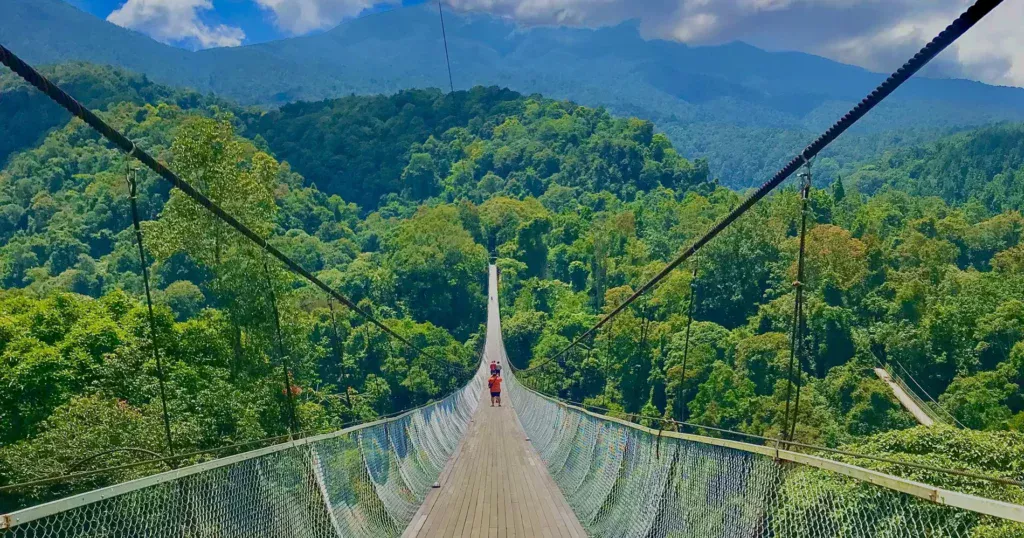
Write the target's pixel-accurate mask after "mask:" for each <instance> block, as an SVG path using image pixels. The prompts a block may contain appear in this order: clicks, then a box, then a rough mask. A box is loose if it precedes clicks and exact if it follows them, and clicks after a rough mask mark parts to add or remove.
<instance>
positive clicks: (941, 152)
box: [850, 124, 1024, 212]
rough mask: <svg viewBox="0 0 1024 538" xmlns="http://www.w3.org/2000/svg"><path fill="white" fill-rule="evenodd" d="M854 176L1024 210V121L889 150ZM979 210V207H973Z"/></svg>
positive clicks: (866, 183)
mask: <svg viewBox="0 0 1024 538" xmlns="http://www.w3.org/2000/svg"><path fill="white" fill-rule="evenodd" d="M850 179H851V180H852V181H853V182H854V183H855V184H856V185H857V187H858V188H859V189H860V190H861V191H863V192H868V193H872V192H875V191H877V190H879V189H881V188H883V187H886V186H889V187H894V188H896V189H899V190H902V191H905V192H909V193H912V194H916V195H919V196H938V197H940V198H942V199H943V200H945V201H946V202H948V203H950V204H965V203H966V204H970V205H980V206H982V207H983V208H984V209H985V210H988V211H994V212H999V211H1003V210H1007V209H1015V210H1017V211H1021V210H1024V125H1020V124H1005V125H995V126H991V127H987V128H984V129H979V130H977V131H971V132H969V133H965V134H961V135H959V136H951V137H948V138H944V139H942V140H939V141H937V142H935V143H934V144H930V145H926V146H923V147H913V148H908V149H902V150H896V151H892V152H889V153H887V154H886V155H885V156H884V157H882V158H881V159H879V160H878V161H877V162H875V163H873V164H870V165H866V166H862V167H859V168H858V169H857V170H856V173H855V174H853V175H852V176H850ZM973 210H974V211H978V209H976V208H975V209H973Z"/></svg>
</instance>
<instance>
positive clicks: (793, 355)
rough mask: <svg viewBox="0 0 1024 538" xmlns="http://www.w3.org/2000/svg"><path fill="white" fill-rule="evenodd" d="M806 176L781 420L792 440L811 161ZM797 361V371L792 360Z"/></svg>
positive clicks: (799, 366) (801, 344)
mask: <svg viewBox="0 0 1024 538" xmlns="http://www.w3.org/2000/svg"><path fill="white" fill-rule="evenodd" d="M804 167H805V171H804V172H803V173H802V174H801V175H802V176H803V179H804V183H803V185H802V186H801V187H800V249H799V251H798V252H797V257H796V280H794V281H793V290H794V297H793V331H792V335H791V337H790V341H789V343H790V346H789V366H788V367H787V383H786V412H785V415H784V416H783V420H782V437H783V438H784V439H786V440H789V441H792V440H793V435H794V434H795V433H796V423H797V416H798V413H799V410H800V384H801V375H802V374H803V357H804V326H805V323H804V320H805V318H804V253H805V250H806V244H807V213H808V208H807V201H808V198H809V197H810V194H811V161H807V162H806V163H804ZM794 362H795V363H796V373H795V374H794V372H793V370H794V368H793V366H794V365H793V363H794ZM794 375H795V376H796V403H795V405H794V407H793V419H792V423H790V418H789V403H790V398H791V396H792V394H791V392H792V388H793V377H794Z"/></svg>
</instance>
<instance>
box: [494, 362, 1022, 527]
mask: <svg viewBox="0 0 1024 538" xmlns="http://www.w3.org/2000/svg"><path fill="white" fill-rule="evenodd" d="M506 377H507V379H506V385H507V387H508V389H507V390H508V394H509V398H510V401H511V402H512V405H513V408H514V409H515V411H516V414H517V415H518V417H519V420H520V423H521V424H522V426H523V429H524V430H525V431H526V434H527V436H528V437H529V438H530V441H531V442H532V443H533V446H534V448H535V449H536V450H537V452H538V453H539V455H540V457H541V459H542V460H543V461H544V464H545V465H546V466H547V469H548V471H549V472H550V473H551V477H552V478H553V479H554V481H555V483H557V484H558V486H559V488H560V489H561V490H562V493H563V494H564V495H565V498H566V501H567V502H568V503H569V505H570V506H571V507H572V508H573V510H574V512H575V513H576V516H577V518H578V519H579V521H580V523H581V524H582V525H583V526H584V527H585V528H586V529H587V531H588V532H589V533H590V534H591V535H593V536H599V537H682V536H686V537H725V536H744V537H762V536H764V537H768V536H771V537H813V536H822V537H861V536H863V537H868V536H871V537H878V536H901V537H902V536H908V537H910V536H915V537H916V536H927V537H956V538H961V537H964V538H966V537H982V536H1024V506H1018V505H1014V504H1010V503H1004V502H1001V501H994V500H990V499H984V498H981V497H976V496H973V495H967V494H963V493H958V492H953V491H948V490H943V489H940V488H935V487H932V486H929V485H927V484H922V483H919V482H914V481H910V480H905V479H901V478H897V477H894V476H891V475H887V474H884V473H879V472H876V471H870V470H867V469H863V468H860V467H856V466H853V465H849V464H845V463H840V462H836V461H834V460H828V459H824V458H819V457H816V456H812V455H808V454H803V453H798V452H792V451H788V450H782V449H779V448H775V447H771V446H764V445H755V444H749V443H742V442H737V441H729V440H725V439H717V438H708V437H702V436H697V435H689V434H682V433H677V432H668V431H659V430H652V429H650V428H646V427H643V426H640V425H637V424H633V423H630V422H626V421H623V420H619V419H615V418H612V417H606V416H602V415H599V414H596V413H592V412H590V411H586V410H584V409H581V408H578V407H575V406H572V405H567V404H565V403H562V402H559V401H557V400H554V399H551V398H549V397H546V396H543V395H541V394H539V393H536V392H534V391H533V390H531V389H528V388H526V387H525V386H523V385H522V384H520V383H519V381H518V380H517V379H516V377H515V374H514V373H512V372H509V374H508V375H507V376H506Z"/></svg>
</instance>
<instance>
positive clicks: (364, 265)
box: [0, 103, 486, 510]
mask: <svg viewBox="0 0 1024 538" xmlns="http://www.w3.org/2000/svg"><path fill="white" fill-rule="evenodd" d="M200 112H201V114H197V115H189V114H186V113H185V112H184V111H182V110H181V109H180V108H178V107H177V106H175V105H168V104H160V105H157V106H151V105H145V106H137V105H134V104H131V103H121V104H118V105H115V106H112V107H111V108H110V109H109V110H108V111H107V112H106V113H105V115H106V117H107V119H108V120H109V121H111V122H112V123H114V124H115V125H117V126H118V127H119V128H121V129H124V130H125V131H126V132H127V133H128V134H129V135H130V136H131V137H132V138H133V139H135V140H137V141H139V143H140V144H142V145H144V146H145V147H147V149H149V150H151V151H152V152H153V153H154V154H156V155H158V156H160V157H161V158H165V159H167V160H168V161H169V162H170V165H171V166H172V167H173V168H174V169H176V170H177V171H178V172H179V173H180V174H181V175H182V177H184V178H186V179H187V180H188V181H190V182H191V183H192V184H193V185H195V186H196V187H197V188H199V189H200V190H201V191H202V192H204V193H205V194H206V195H207V196H208V197H210V198H211V199H213V200H214V201H215V202H216V203H218V204H219V205H221V206H222V207H224V208H225V209H227V210H228V211H230V212H231V213H232V214H233V215H235V216H236V217H237V218H238V219H239V220H241V221H242V222H243V223H245V224H246V225H247V226H249V227H250V228H251V229H253V230H255V231H256V232H257V233H258V234H260V235H262V236H264V237H267V238H268V239H269V241H271V242H272V243H274V244H275V245H276V246H277V247H278V248H280V249H281V250H282V251H284V252H286V253H287V254H288V255H289V256H292V257H294V258H295V259H297V260H299V261H300V262H301V263H302V264H303V265H304V266H305V267H307V268H308V269H309V270H311V271H314V272H317V273H319V275H320V276H321V278H323V279H324V280H326V281H328V282H330V283H331V284H332V285H334V286H336V287H338V288H340V289H341V290H343V291H344V292H345V293H347V294H348V295H349V296H350V297H352V298H354V299H355V300H357V301H364V308H367V309H371V310H373V311H375V312H376V314H377V315H378V316H380V317H381V318H383V319H384V321H385V322H386V323H388V324H389V325H391V326H393V327H394V328H395V329H396V330H397V331H399V332H400V333H401V334H403V335H404V336H405V337H406V338H408V339H409V340H410V341H412V342H413V344H414V345H416V346H417V347H418V348H420V349H422V350H424V351H425V354H423V355H420V354H417V353H416V352H414V351H413V350H411V349H409V348H407V347H405V346H403V345H401V344H399V343H397V342H394V341H392V340H391V339H390V338H389V337H387V336H386V335H385V334H383V333H382V332H381V331H380V330H379V329H377V328H375V327H373V326H371V325H369V324H367V323H365V322H364V320H363V319H361V318H359V317H356V316H355V315H353V314H352V313H351V312H349V311H347V310H346V309H344V308H343V307H341V306H339V305H333V307H334V309H333V311H332V309H331V305H329V304H328V303H327V302H326V297H325V296H324V295H323V294H322V292H319V291H316V290H314V289H312V288H311V287H309V286H308V285H307V284H306V283H305V282H303V281H300V280H298V279H296V278H295V277H293V276H291V275H290V274H288V273H285V272H284V271H283V270H282V269H281V268H280V266H278V265H277V264H276V263H274V262H273V261H269V262H268V259H267V257H266V256H265V255H264V254H262V253H261V251H259V250H258V249H256V248H254V247H253V245H252V244H251V243H250V242H248V241H247V240H244V239H243V238H242V237H241V236H240V235H239V234H237V233H236V232H234V231H232V230H230V229H229V228H228V227H227V226H226V225H224V224H223V223H221V222H219V221H217V220H216V219H214V218H212V217H211V216H210V215H209V214H208V213H207V212H206V211H205V210H203V209H201V208H199V207H198V206H197V205H196V204H194V203H193V202H191V201H190V200H188V199H186V198H185V197H184V196H182V195H181V193H180V192H178V191H174V192H173V193H169V190H168V188H167V186H166V185H165V184H163V183H162V182H161V181H160V180H158V178H155V177H153V176H152V175H149V174H145V173H143V174H141V176H140V189H139V205H140V208H141V213H142V215H143V218H144V219H145V222H143V227H144V229H145V232H146V233H145V241H146V247H147V251H148V253H149V254H148V256H147V257H148V261H150V262H151V263H150V265H149V269H150V272H151V274H152V276H153V279H152V280H153V284H154V286H155V288H156V289H155V299H156V303H157V305H156V306H157V310H156V312H157V327H158V331H157V339H156V341H157V344H158V348H159V352H160V354H161V356H162V357H163V363H164V370H165V374H166V375H165V377H166V384H167V393H168V406H169V411H170V417H171V428H172V437H173V439H174V443H175V445H176V449H177V450H178V452H191V451H194V450H204V449H211V448H217V447H221V446H224V445H228V444H232V443H237V442H244V441H252V440H257V439H261V438H264V437H268V436H272V435H280V434H282V433H284V432H285V431H286V426H287V421H286V420H285V417H286V416H287V414H286V412H285V409H286V407H285V404H286V397H285V395H286V391H285V389H284V382H283V377H282V375H283V374H282V370H281V368H282V365H283V364H287V365H288V366H289V368H290V371H291V378H292V379H291V382H292V383H293V384H294V386H295V387H296V388H295V393H296V400H297V411H298V413H297V414H298V422H299V425H300V427H301V428H303V429H304V430H313V431H317V430H324V429H330V428H337V427H339V426H341V425H342V424H345V423H348V422H351V421H353V420H365V419H368V418H372V417H375V416H377V415H379V414H383V413H390V412H393V411H396V410H401V409H406V408H409V407H412V406H415V405H419V404H422V403H425V402H427V401H430V400H432V399H436V398H438V397H440V396H443V395H445V394H447V393H449V392H450V391H451V390H453V389H454V388H456V387H457V386H458V385H459V384H460V383H462V382H463V381H464V380H465V379H466V377H467V376H468V373H469V372H470V371H471V370H472V368H473V366H474V365H475V361H476V359H475V355H476V352H477V351H478V349H477V348H478V346H479V344H480V343H481V342H479V341H478V340H479V338H477V337H476V331H477V329H478V327H479V325H478V323H479V322H478V320H479V319H482V317H483V308H484V303H485V299H484V293H483V287H482V284H483V281H484V278H485V275H486V270H485V269H486V251H485V249H484V247H483V246H481V245H479V244H477V243H476V242H475V241H474V239H473V236H471V235H470V233H469V232H468V231H466V230H465V229H464V228H463V227H462V225H461V223H460V221H459V220H458V219H457V218H455V216H456V215H457V212H458V209H457V208H456V207H454V206H440V207H435V208H432V209H427V208H425V209H424V210H423V211H421V212H419V213H417V214H416V215H414V216H412V217H411V218H409V219H408V220H405V219H401V218H399V217H386V218H385V217H382V216H381V215H379V214H374V215H372V216H371V217H370V218H369V219H367V220H365V221H363V220H360V219H359V209H358V208H357V207H356V206H354V205H352V204H347V203H345V202H344V201H342V200H341V199H340V198H339V197H337V196H328V195H326V194H323V193H321V192H320V191H318V190H316V189H315V188H312V187H305V186H303V184H304V182H303V179H302V178H301V177H300V176H298V175H296V174H294V173H293V172H291V170H290V168H289V167H288V166H287V165H280V164H278V162H277V161H276V160H275V159H274V158H273V157H271V156H270V155H268V154H267V153H265V152H263V151H260V150H259V149H257V148H256V146H255V145H253V144H252V143H251V142H249V141H247V140H245V139H242V138H239V137H237V136H236V135H235V134H234V132H233V129H232V126H231V122H230V120H231V116H230V114H225V113H222V112H221V111H220V110H219V109H217V108H208V109H204V110H201V111H200ZM124 166H125V165H124V160H123V157H121V156H119V155H118V154H117V153H116V152H115V151H113V150H111V149H109V148H107V147H106V146H105V145H104V144H103V143H101V142H100V141H99V139H98V138H97V136H96V135H95V134H94V133H92V132H91V131H90V130H89V129H87V128H86V127H85V126H84V125H83V124H81V123H79V122H72V123H70V124H68V125H67V126H66V127H64V128H62V129H60V130H58V131H56V132H54V133H52V134H51V135H49V136H48V137H47V138H46V139H45V141H44V142H43V143H42V144H41V145H40V146H39V147H38V148H35V149H33V150H30V151H27V152H24V153H21V154H18V155H17V156H15V157H14V158H13V159H12V161H11V163H10V165H9V166H8V167H7V168H5V169H4V171H3V172H2V173H0V197H2V201H3V204H2V207H3V209H2V211H3V213H4V215H5V216H7V217H8V218H7V219H6V221H5V222H4V227H3V230H2V232H0V233H2V234H3V236H2V242H3V246H2V247H0V266H2V274H3V287H4V288H7V289H5V290H3V291H0V363H2V366H3V367H2V368H0V371H2V374H0V378H2V379H0V385H2V386H4V387H6V389H5V390H4V391H3V395H2V396H0V422H2V423H3V424H5V426H6V427H5V428H3V433H2V436H3V437H2V438H0V483H13V482H20V481H24V480H29V479H35V478H42V477H47V476H51V475H53V474H55V473H63V472H67V471H70V470H72V469H73V468H74V466H75V465H76V463H78V462H79V460H82V459H85V458H86V457H87V456H90V455H92V454H96V453H101V452H103V451H105V450H108V449H111V448H120V447H129V448H132V449H136V450H133V451H131V452H113V453H109V454H103V455H101V456H100V457H98V458H96V459H93V460H89V462H88V463H87V465H86V467H85V468H96V467H102V466H104V465H109V464H114V463H115V462H122V463H123V462H124V461H125V460H126V459H128V460H129V461H130V460H132V459H141V458H147V457H150V456H149V455H147V453H145V452H141V451H139V450H137V449H144V450H149V451H150V453H149V454H152V453H153V452H157V453H166V450H167V447H166V446H165V445H166V443H165V440H164V436H163V429H162V424H161V413H160V405H159V400H158V399H157V395H158V386H159V384H158V376H157V372H156V363H155V359H154V356H153V354H152V350H151V348H150V345H149V339H148V336H149V333H148V324H147V318H146V316H145V312H146V310H145V306H144V304H143V303H142V302H141V276H140V274H139V268H140V266H139V258H138V251H137V247H136V243H135V237H134V234H133V233H131V230H130V226H131V221H130V217H129V212H128V207H127V206H128V199H127V196H126V194H127V183H126V181H125V178H124V175H123V174H124ZM14 288H20V289H14ZM445 290H447V295H446V297H447V298H448V299H447V301H443V300H441V295H442V294H443V293H445ZM435 291H436V293H435ZM365 300H369V301H371V302H369V303H367V302H365ZM278 313H279V314H280V322H281V337H280V341H279V340H278V337H277V332H276V328H275V325H276V321H275V317H276V316H275V315H276V314H278ZM414 320H418V322H417V321H414ZM445 329H449V330H450V331H451V332H449V330H445ZM453 335H454V336H453ZM456 337H457V338H458V339H456ZM460 342H466V343H465V344H463V343H460ZM72 432H76V433H74V435H73V436H74V437H75V440H74V442H70V443H69V442H67V438H68V437H69V436H72ZM77 432H82V433H81V434H79V433H77ZM213 456H215V453H211V454H209V455H207V456H205V457H213ZM157 467H158V468H159V466H157ZM152 470H153V468H152V466H147V467H141V468H134V469H129V470H125V471H124V472H120V473H114V474H109V473H106V474H103V475H101V476H98V477H95V478H93V479H90V480H86V481H84V482H76V483H74V484H58V485H55V486H52V487H45V488H39V489H36V490H31V491H19V492H14V493H12V494H8V495H6V496H5V497H4V498H2V499H0V504H2V506H3V507H4V509H5V510H6V508H11V507H13V506H15V505H22V504H24V503H26V502H31V501H34V500H35V501H38V500H41V499H46V498H50V497H52V496H53V495H56V494H61V493H68V492H70V491H73V490H75V489H80V488H87V487H95V486H98V485H102V484H104V483H107V482H109V481H110V480H117V479H123V478H128V477H131V476H135V475H137V474H139V473H146V472H151V471H152Z"/></svg>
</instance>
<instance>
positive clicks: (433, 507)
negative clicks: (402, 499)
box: [403, 396, 587, 538]
mask: <svg viewBox="0 0 1024 538" xmlns="http://www.w3.org/2000/svg"><path fill="white" fill-rule="evenodd" d="M482 400H483V401H481V402H480V408H479V409H478V410H477V413H476V416H475V417H474V420H473V422H472V423H471V424H470V427H469V430H468V431H467V433H466V436H465V437H464V438H463V439H462V442H461V443H460V446H459V448H458V449H457V450H456V452H455V455H453V456H452V460H451V461H450V462H449V465H448V468H446V469H445V472H444V473H442V476H441V478H440V481H439V484H440V487H439V488H434V489H433V490H431V492H430V494H428V495H427V499H426V501H425V502H424V503H423V506H422V507H421V508H420V510H419V512H418V513H417V514H416V516H415V517H414V518H413V520H412V524H410V526H409V528H408V529H407V530H406V532H405V534H403V536H405V537H410V538H412V537H424V538H426V537H436V536H467V537H474V538H476V537H481V536H485V537H499V538H505V537H512V536H517V537H532V536H544V537H551V538H553V537H567V538H582V537H585V536H586V535H587V534H586V532H585V531H584V530H583V527H582V526H581V525H580V523H579V521H577V520H576V515H575V514H574V513H573V511H572V508H570V507H569V505H568V504H567V503H566V502H565V498H564V497H563V496H562V492H561V491H559V489H558V486H557V485H556V484H555V482H554V481H553V480H552V479H551V475H549V474H548V472H547V469H546V468H545V467H544V462H542V461H541V460H540V458H539V457H538V456H537V453H536V451H534V449H533V447H532V446H530V443H529V441H527V440H526V435H525V434H524V433H523V429H522V427H521V426H520V425H519V421H518V420H517V419H516V416H515V411H513V410H512V408H511V407H509V406H508V405H507V404H506V405H505V406H504V407H490V405H489V403H488V400H489V397H488V396H485V397H483V398H482Z"/></svg>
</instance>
